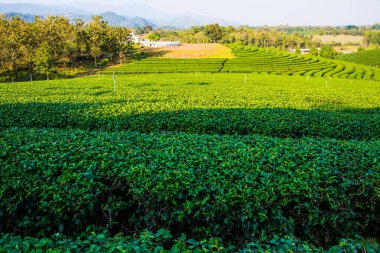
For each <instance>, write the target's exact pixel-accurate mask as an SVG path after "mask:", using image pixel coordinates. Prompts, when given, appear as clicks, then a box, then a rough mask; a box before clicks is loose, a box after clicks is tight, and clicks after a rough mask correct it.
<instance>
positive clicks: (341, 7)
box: [0, 0, 380, 26]
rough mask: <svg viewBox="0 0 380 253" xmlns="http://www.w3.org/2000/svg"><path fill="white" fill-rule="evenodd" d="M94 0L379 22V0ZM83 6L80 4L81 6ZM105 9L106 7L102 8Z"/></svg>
mask: <svg viewBox="0 0 380 253" xmlns="http://www.w3.org/2000/svg"><path fill="white" fill-rule="evenodd" d="M78 2H80V3H83V2H88V1H72V0H61V1H59V2H58V1H48V0H12V1H7V0H0V3H37V4H45V5H67V4H70V5H71V6H74V7H75V3H78ZM88 4H89V6H88V7H89V8H91V5H93V4H99V5H110V6H111V5H113V6H121V5H124V4H147V5H149V6H150V7H152V8H153V9H155V10H157V11H160V12H166V13H168V14H181V13H194V14H199V15H205V16H210V17H214V18H222V19H227V20H231V21H236V22H239V23H241V24H244V25H253V26H255V25H286V24H288V25H292V26H295V25H304V26H307V25H333V26H334V25H348V24H355V25H368V24H374V23H380V15H379V13H380V0H363V1H360V2H359V1H354V0H337V1H327V0H321V1H319V2H318V3H315V4H313V3H305V2H304V1H301V0H288V1H279V0H267V1H245V0H235V1H225V0H209V1H202V0H193V1H189V2H178V1H173V0H161V1H153V0H130V1H119V0H110V1H107V4H104V1H100V0H92V1H91V2H88ZM82 9H83V8H82ZM104 11H108V10H107V9H104Z"/></svg>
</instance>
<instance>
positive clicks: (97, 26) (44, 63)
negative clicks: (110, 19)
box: [0, 16, 132, 79]
mask: <svg viewBox="0 0 380 253" xmlns="http://www.w3.org/2000/svg"><path fill="white" fill-rule="evenodd" d="M131 44H132V43H131V37H130V30H129V29H127V28H122V27H111V26H110V25H108V23H107V22H106V21H104V20H103V19H102V18H101V17H100V16H95V17H93V18H92V20H91V21H90V22H88V23H84V22H83V21H82V20H80V19H78V20H76V22H75V23H71V22H70V21H69V20H68V19H67V18H65V17H60V16H51V17H48V18H46V19H42V18H39V17H35V19H34V21H33V22H26V21H25V20H23V19H20V18H17V17H12V18H10V19H7V18H5V17H4V16H3V17H0V64H1V65H0V69H1V71H0V72H2V73H7V75H8V76H11V77H12V78H16V79H17V78H19V75H20V74H21V73H24V74H25V73H27V74H28V76H29V75H30V76H31V77H32V75H42V76H45V77H46V78H47V79H49V77H50V76H52V75H53V74H55V73H58V72H59V69H64V68H78V67H86V66H91V67H95V68H96V67H97V66H98V65H99V64H102V61H104V60H105V59H109V60H110V61H119V62H120V63H122V62H125V61H126V60H127V55H128V52H129V50H130V48H131Z"/></svg>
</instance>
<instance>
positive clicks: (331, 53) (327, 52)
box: [319, 46, 337, 59]
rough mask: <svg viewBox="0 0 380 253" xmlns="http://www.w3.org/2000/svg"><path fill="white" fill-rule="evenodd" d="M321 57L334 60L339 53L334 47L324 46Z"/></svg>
mask: <svg viewBox="0 0 380 253" xmlns="http://www.w3.org/2000/svg"><path fill="white" fill-rule="evenodd" d="M319 55H320V56H322V57H324V58H327V59H334V58H335V56H336V55H337V52H336V51H335V49H334V48H333V47H332V46H323V47H322V48H321V52H320V53H319Z"/></svg>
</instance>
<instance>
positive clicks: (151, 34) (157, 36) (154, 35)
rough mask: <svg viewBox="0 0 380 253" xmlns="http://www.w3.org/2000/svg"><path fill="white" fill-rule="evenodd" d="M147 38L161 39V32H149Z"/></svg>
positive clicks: (151, 39) (152, 39)
mask: <svg viewBox="0 0 380 253" xmlns="http://www.w3.org/2000/svg"><path fill="white" fill-rule="evenodd" d="M147 39H148V40H150V41H158V40H160V34H159V33H158V32H151V33H149V34H148V36H147Z"/></svg>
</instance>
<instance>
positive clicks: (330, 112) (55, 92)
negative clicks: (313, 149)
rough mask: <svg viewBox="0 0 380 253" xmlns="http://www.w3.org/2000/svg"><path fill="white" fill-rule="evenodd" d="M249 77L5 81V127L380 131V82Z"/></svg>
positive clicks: (323, 133)
mask: <svg viewBox="0 0 380 253" xmlns="http://www.w3.org/2000/svg"><path fill="white" fill-rule="evenodd" d="M246 80H247V82H245V74H205V73H198V74H196V73H194V72H193V73H188V74H159V75H157V74H148V75H118V76H117V93H114V92H113V79H112V77H111V76H104V77H102V76H99V77H98V76H93V77H86V78H81V79H74V80H59V81H51V82H39V83H38V85H36V83H23V84H16V83H15V84H14V85H10V84H3V85H2V86H0V115H2V117H0V127H3V128H5V127H54V128H81V129H96V130H108V131H115V130H131V131H139V132H146V133H149V132H159V131H178V132H187V133H206V134H240V135H245V134H261V135H266V136H277V137H285V138H299V137H302V136H310V137H322V138H325V137H328V138H335V139H342V140H345V139H348V140H349V139H357V140H369V139H373V138H379V136H380V129H379V128H378V125H379V124H380V117H379V111H378V105H379V103H380V101H379V99H380V97H379V96H378V82H372V83H370V82H369V81H359V80H352V83H351V82H350V81H347V79H331V80H330V79H329V80H328V87H327V88H326V86H325V82H326V81H325V79H324V78H310V79H309V80H307V79H306V78H305V77H300V76H292V77H288V76H277V75H268V76H267V75H259V74H247V75H246ZM274 84H275V85H274ZM362 94H365V95H362ZM37 101H38V102H37ZM294 119H296V120H294Z"/></svg>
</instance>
